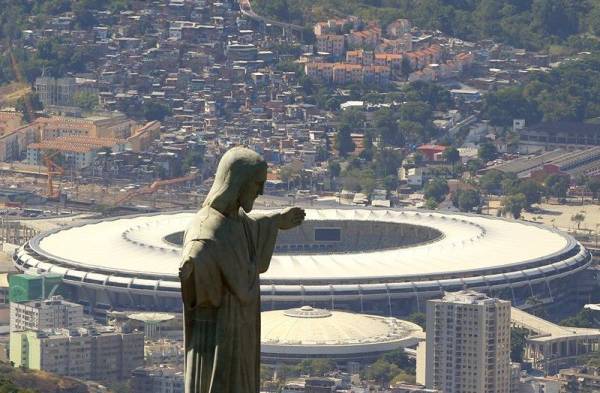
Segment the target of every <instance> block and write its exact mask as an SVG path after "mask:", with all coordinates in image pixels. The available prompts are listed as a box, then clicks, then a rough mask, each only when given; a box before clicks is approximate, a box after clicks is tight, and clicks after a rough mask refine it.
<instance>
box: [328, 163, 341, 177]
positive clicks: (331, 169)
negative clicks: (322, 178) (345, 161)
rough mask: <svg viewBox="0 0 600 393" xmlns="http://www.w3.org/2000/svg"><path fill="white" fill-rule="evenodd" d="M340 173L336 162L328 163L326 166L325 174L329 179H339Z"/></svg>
mask: <svg viewBox="0 0 600 393" xmlns="http://www.w3.org/2000/svg"><path fill="white" fill-rule="evenodd" d="M341 171H342V168H341V166H340V163H339V162H338V161H329V163H328V164H327V172H328V173H329V177H330V178H335V177H339V176H340V173H341Z"/></svg>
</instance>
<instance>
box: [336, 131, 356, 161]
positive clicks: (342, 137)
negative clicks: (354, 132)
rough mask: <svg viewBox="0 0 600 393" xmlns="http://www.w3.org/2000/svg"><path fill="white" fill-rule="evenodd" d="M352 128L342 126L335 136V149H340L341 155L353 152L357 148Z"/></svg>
mask: <svg viewBox="0 0 600 393" xmlns="http://www.w3.org/2000/svg"><path fill="white" fill-rule="evenodd" d="M350 132H351V131H350V129H348V128H340V129H339V130H338V132H337V135H336V137H335V144H334V146H335V149H336V150H337V151H338V153H339V154H340V156H342V157H345V156H347V155H348V154H349V153H352V152H353V151H354V149H355V148H356V145H355V144H354V141H353V140H352V136H351V135H350Z"/></svg>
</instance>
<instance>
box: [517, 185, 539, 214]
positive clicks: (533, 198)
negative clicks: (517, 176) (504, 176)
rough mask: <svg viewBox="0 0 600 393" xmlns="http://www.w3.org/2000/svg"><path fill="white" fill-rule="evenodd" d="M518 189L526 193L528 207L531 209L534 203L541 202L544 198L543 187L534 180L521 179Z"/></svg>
mask: <svg viewBox="0 0 600 393" xmlns="http://www.w3.org/2000/svg"><path fill="white" fill-rule="evenodd" d="M517 190H518V192H520V193H521V194H523V195H525V200H526V202H527V206H526V208H527V209H530V208H531V205H533V204H534V203H540V202H541V199H542V194H543V192H544V189H543V187H542V186H540V185H539V184H538V183H536V182H535V181H533V180H523V181H520V182H519V184H518V186H517Z"/></svg>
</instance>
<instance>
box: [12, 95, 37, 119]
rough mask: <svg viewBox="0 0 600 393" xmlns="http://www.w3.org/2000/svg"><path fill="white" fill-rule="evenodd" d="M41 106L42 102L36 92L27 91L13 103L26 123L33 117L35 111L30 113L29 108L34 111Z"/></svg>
mask: <svg viewBox="0 0 600 393" xmlns="http://www.w3.org/2000/svg"><path fill="white" fill-rule="evenodd" d="M42 107H43V106H42V102H41V101H40V97H39V96H38V94H37V93H27V95H25V96H23V97H19V99H18V100H17V102H16V103H15V109H16V110H17V112H20V113H21V114H22V115H23V121H24V122H26V123H29V122H31V121H33V120H34V118H35V113H30V110H31V111H33V112H36V111H39V110H41V109H42Z"/></svg>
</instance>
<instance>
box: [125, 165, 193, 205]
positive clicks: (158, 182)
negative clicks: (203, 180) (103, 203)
mask: <svg viewBox="0 0 600 393" xmlns="http://www.w3.org/2000/svg"><path fill="white" fill-rule="evenodd" d="M196 177H198V174H197V173H192V174H189V175H187V176H182V177H176V178H173V179H167V180H156V181H155V182H153V183H152V184H150V185H149V186H146V187H143V188H139V189H137V190H131V191H129V192H127V193H126V194H125V195H123V196H122V197H120V198H119V199H117V200H116V202H115V205H117V206H120V205H122V204H123V203H125V202H127V201H129V200H130V199H131V198H133V197H135V196H138V195H145V194H153V193H154V192H156V190H158V189H159V188H161V187H164V186H170V185H173V184H179V183H184V182H186V181H192V180H195V179H196Z"/></svg>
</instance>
